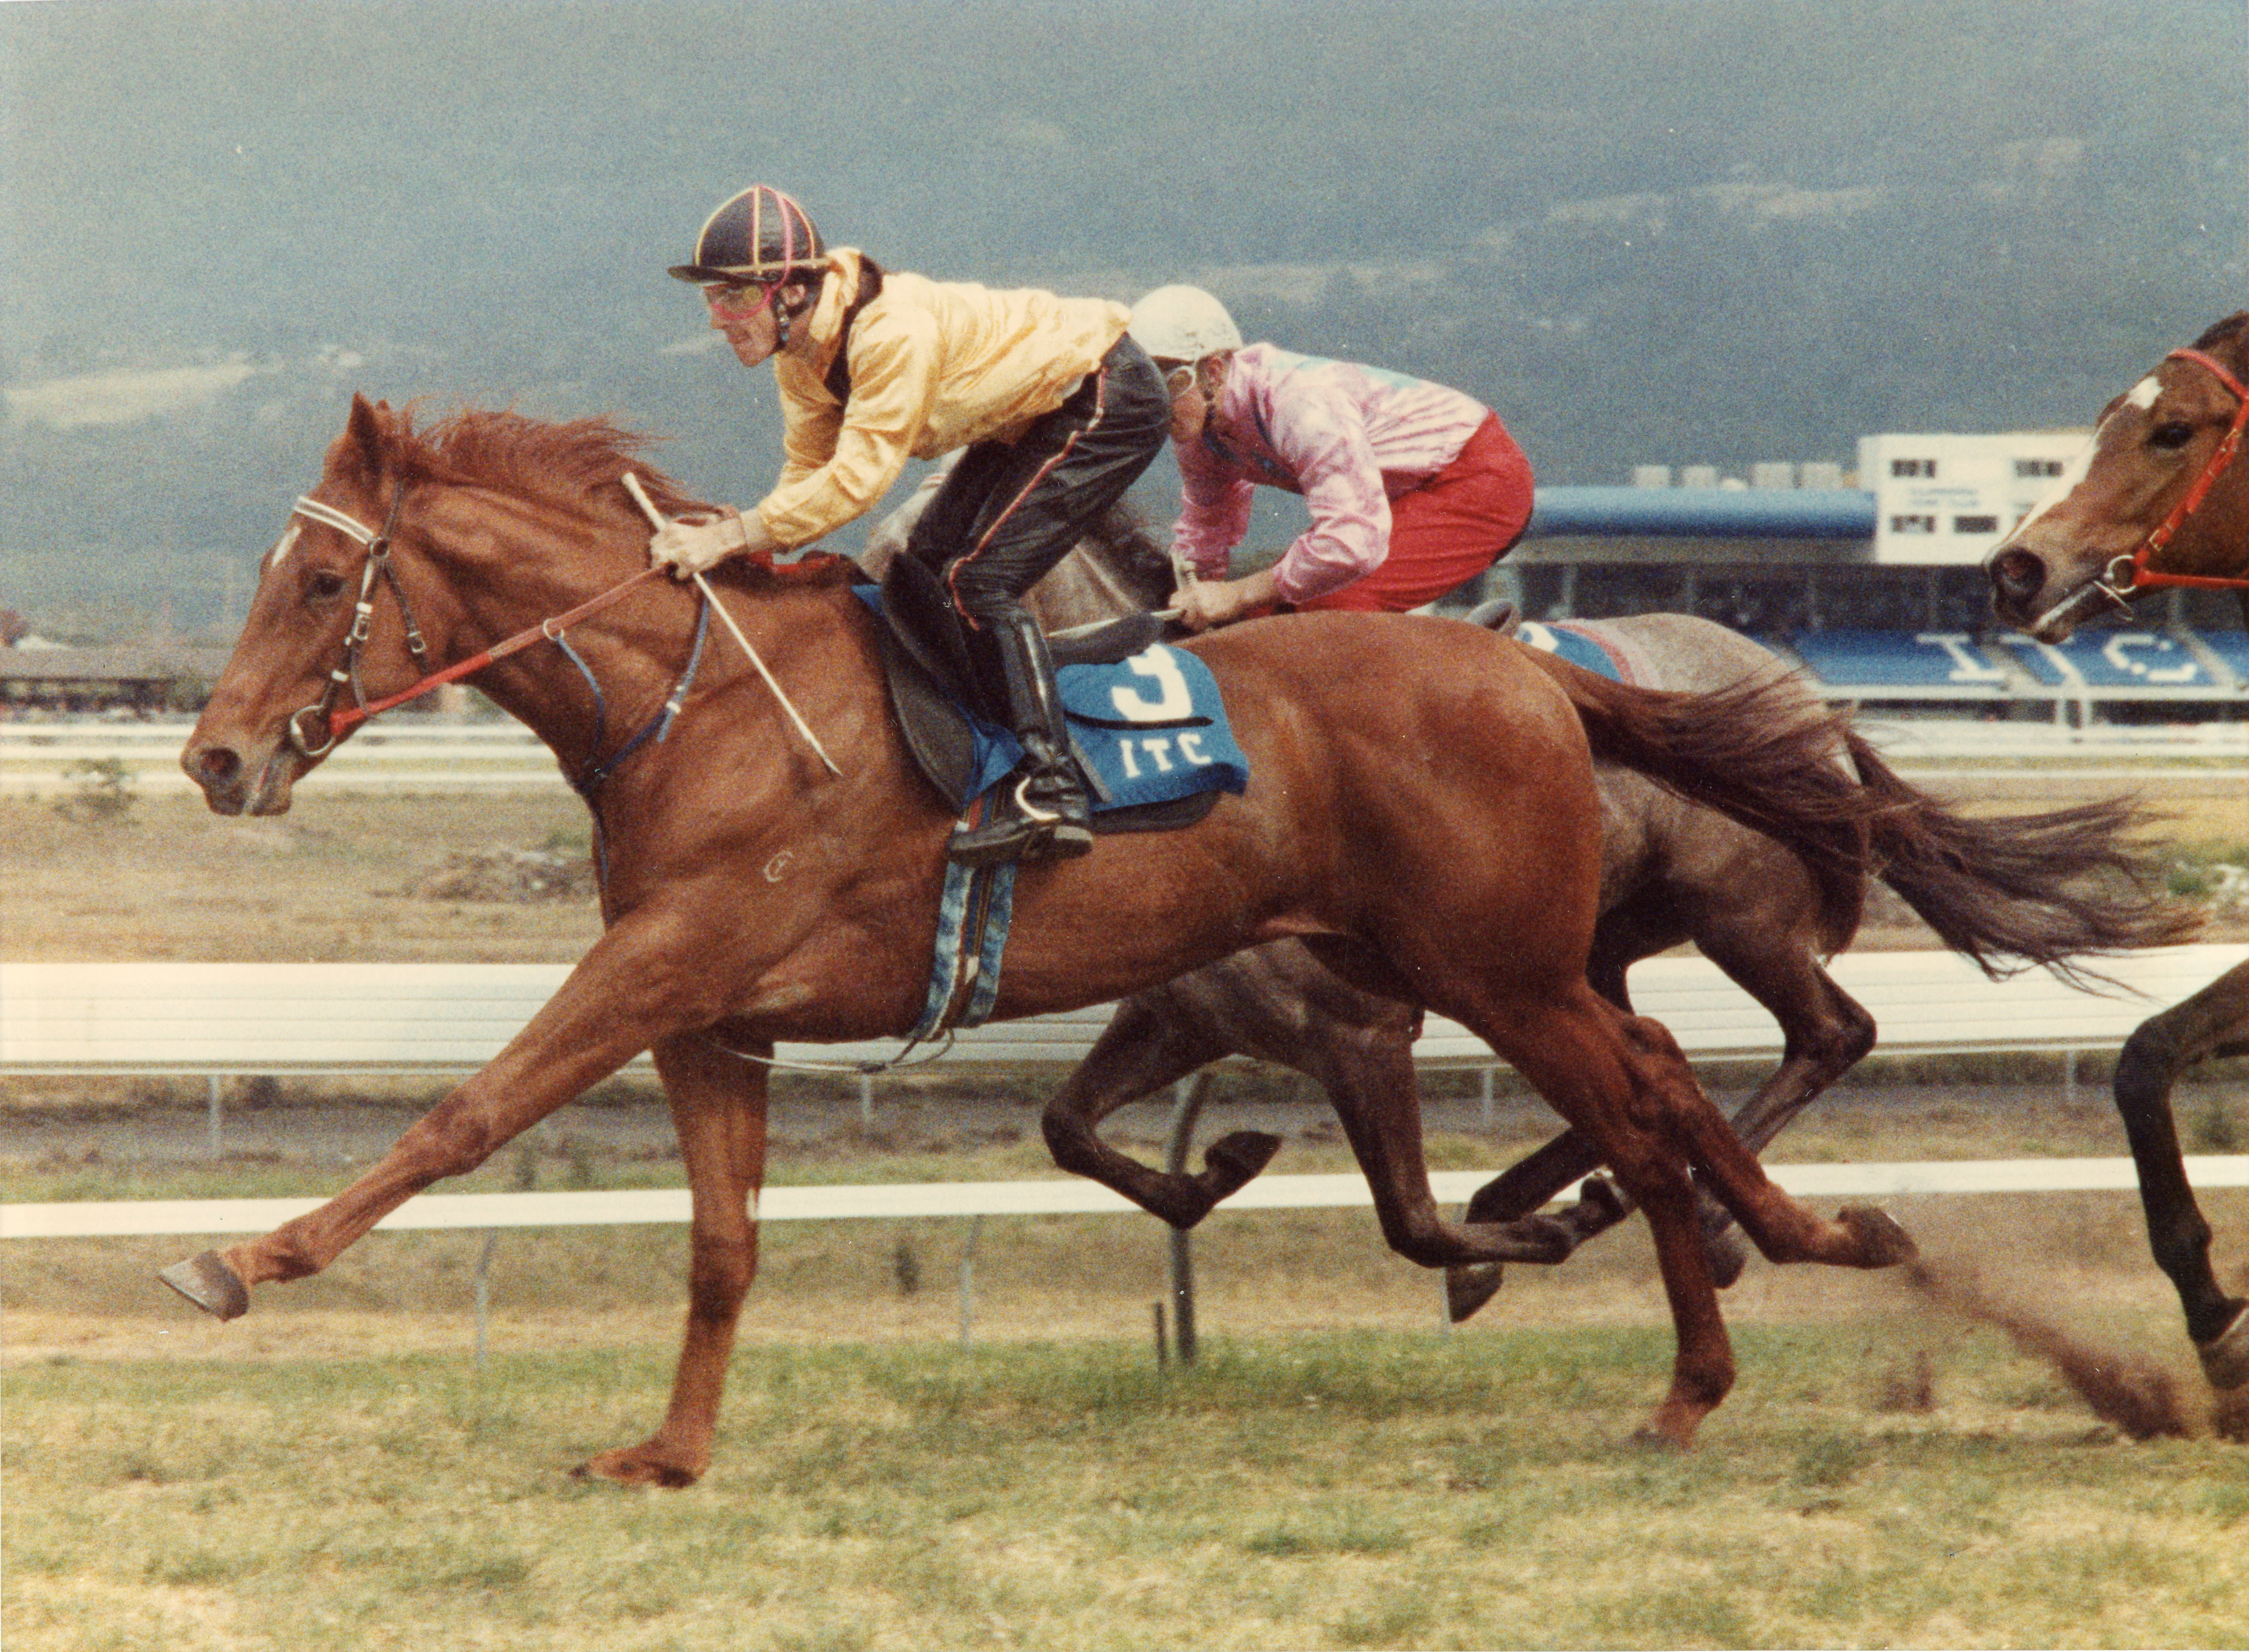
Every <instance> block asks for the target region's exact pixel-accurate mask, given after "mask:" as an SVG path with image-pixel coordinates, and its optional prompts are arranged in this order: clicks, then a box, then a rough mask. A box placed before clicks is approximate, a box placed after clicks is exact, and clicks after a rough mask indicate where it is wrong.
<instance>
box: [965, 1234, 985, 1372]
mask: <svg viewBox="0 0 2249 1652" xmlns="http://www.w3.org/2000/svg"><path fill="white" fill-rule="evenodd" d="M983 1231H984V1218H983V1217H980V1216H974V1217H969V1218H968V1243H967V1244H965V1245H963V1246H962V1247H961V1249H960V1346H961V1347H964V1348H965V1347H967V1346H968V1345H969V1343H970V1341H971V1340H972V1339H973V1327H974V1325H975V1320H976V1239H977V1236H978V1235H980V1234H981V1233H982V1232H983Z"/></svg>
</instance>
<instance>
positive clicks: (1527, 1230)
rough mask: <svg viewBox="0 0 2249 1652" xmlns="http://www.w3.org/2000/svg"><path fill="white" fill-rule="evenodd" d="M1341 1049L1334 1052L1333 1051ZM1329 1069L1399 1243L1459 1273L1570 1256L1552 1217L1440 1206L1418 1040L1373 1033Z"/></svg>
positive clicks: (1331, 1095) (1382, 1216) (1385, 1222)
mask: <svg viewBox="0 0 2249 1652" xmlns="http://www.w3.org/2000/svg"><path fill="white" fill-rule="evenodd" d="M1337 1053H1338V1052H1335V1051H1331V1052H1329V1054H1330V1055H1331V1057H1332V1056H1334V1055H1336V1054H1337ZM1326 1073H1327V1076H1328V1080H1329V1082H1328V1099H1329V1100H1331V1102H1332V1103H1333V1104H1334V1106H1335V1110H1336V1116H1337V1117H1338V1119H1340V1120H1341V1121H1342V1122H1343V1128H1344V1134H1345V1138H1346V1139H1347V1140H1349V1141H1350V1142H1351V1153H1352V1155H1354V1156H1355V1157H1356V1158H1357V1159H1358V1168H1359V1169H1360V1171H1361V1172H1362V1173H1363V1174H1364V1175H1365V1177H1366V1187H1367V1191H1368V1192H1369V1193H1370V1194H1371V1195H1372V1196H1373V1199H1374V1214H1375V1218H1376V1220H1377V1221H1378V1222H1379V1224H1380V1225H1381V1229H1382V1237H1383V1239H1384V1241H1385V1242H1386V1244H1388V1245H1389V1246H1390V1248H1391V1249H1392V1250H1393V1251H1396V1252H1398V1254H1399V1255H1400V1256H1402V1257H1404V1258H1406V1260H1408V1261H1409V1262H1417V1263H1419V1264H1420V1265H1421V1266H1423V1267H1425V1268H1445V1269H1448V1270H1449V1271H1452V1272H1459V1271H1462V1270H1464V1269H1468V1268H1475V1267H1489V1268H1491V1269H1493V1270H1494V1271H1495V1272H1494V1274H1493V1277H1494V1278H1496V1269H1497V1268H1498V1266H1499V1265H1501V1264H1503V1263H1507V1262H1539V1263H1552V1262H1559V1261H1561V1260H1562V1259H1563V1258H1565V1257H1566V1256H1568V1255H1569V1253H1570V1241H1569V1239H1568V1237H1567V1236H1566V1234H1565V1232H1564V1231H1563V1230H1562V1229H1561V1228H1560V1227H1559V1226H1558V1224H1555V1223H1554V1222H1553V1221H1552V1219H1551V1218H1548V1217H1530V1218H1528V1219H1526V1220H1523V1221H1517V1222H1513V1223H1509V1224H1475V1217H1474V1216H1473V1213H1471V1217H1470V1224H1459V1223H1453V1222H1448V1221H1446V1220H1445V1218H1444V1217H1443V1216H1442V1215H1441V1213H1440V1212H1439V1210H1438V1208H1437V1200H1436V1196H1435V1195H1434V1193H1433V1192H1432V1191H1431V1190H1430V1188H1429V1163H1428V1157H1427V1152H1426V1151H1425V1149H1424V1148H1423V1145H1422V1135H1421V1100H1420V1092H1419V1090H1418V1089H1417V1087H1416V1086H1415V1083H1414V1077H1413V1046H1412V1045H1411V1044H1410V1043H1407V1042H1404V1041H1392V1040H1385V1039H1381V1038H1373V1039H1369V1040H1367V1041H1365V1044H1364V1045H1362V1046H1361V1047H1359V1048H1358V1050H1357V1051H1356V1059H1352V1060H1351V1061H1349V1062H1343V1061H1338V1060H1331V1061H1330V1062H1329V1063H1328V1065H1327V1067H1326ZM1449 1285H1450V1280H1449V1278H1448V1289H1449ZM1487 1294H1489V1293H1487ZM1461 1317H1465V1316H1464V1315H1455V1318H1461Z"/></svg>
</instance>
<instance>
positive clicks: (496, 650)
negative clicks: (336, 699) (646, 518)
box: [328, 567, 664, 739]
mask: <svg viewBox="0 0 2249 1652" xmlns="http://www.w3.org/2000/svg"><path fill="white" fill-rule="evenodd" d="M663 572H664V569H662V568H658V567H648V568H643V569H642V570H641V571H640V572H638V573H636V574H634V575H633V576H632V578H630V579H627V580H626V581H625V582H624V583H623V584H622V585H615V586H610V587H609V589H608V590H606V591H604V592H602V593H601V594H600V595H599V596H595V597H588V598H587V599H586V600H585V601H583V602H581V603H580V604H579V605H578V606H577V607H574V608H573V609H571V610H570V611H569V612H568V613H567V614H556V615H554V618H552V619H549V620H540V622H539V623H538V624H537V625H533V626H526V627H524V628H523V629H522V630H520V631H519V632H517V633H516V634H514V635H513V636H512V637H509V638H507V639H506V640H505V641H499V642H495V643H493V644H492V647H490V648H486V649H485V651H484V652H483V653H482V654H479V655H476V656H475V657H474V658H472V659H467V660H464V661H461V662H460V663H459V664H457V665H449V666H447V667H446V668H444V670H443V671H433V672H431V673H430V675H428V676H426V677H424V678H423V679H422V680H421V681H420V682H417V683H416V684H414V685H413V687H411V688H408V689H400V690H399V691H398V692H397V693H396V694H389V695H385V696H383V697H382V699H380V700H371V701H369V702H368V703H367V704H365V705H353V706H346V707H345V708H344V709H342V710H340V711H332V712H330V713H329V714H328V727H329V730H331V732H332V735H333V736H334V737H335V738H338V739H340V738H341V737H343V736H344V734H345V733H346V732H347V731H348V730H352V729H354V728H356V727H358V726H359V725H360V724H361V723H364V722H366V721H367V720H368V718H369V717H372V716H377V715H378V714H380V713H382V712H384V711H388V710H389V709H391V708H392V707H393V706H399V705H404V704H405V703H407V702H408V701H409V700H418V699H420V698H421V697H422V696H423V695H425V694H427V693H429V692H430V689H435V688H439V687H442V686H443V685H444V684H445V683H448V682H455V681H457V679H459V678H462V677H465V676H468V675H471V674H472V673H474V672H478V671H481V670H483V669H484V668H485V667H486V666H488V665H490V664H492V662H493V661H496V660H505V659H506V658H507V656H508V655H511V654H514V653H516V652H517V651H518V650H519V649H523V648H529V647H530V646H531V645H532V644H533V643H534V642H537V641H540V640H542V639H544V640H546V641H550V642H551V641H554V640H555V639H556V638H558V637H560V636H561V634H562V633H563V632H564V631H566V630H567V629H568V628H569V627H572V626H574V625H575V624H577V623H578V621H579V620H582V619H584V618H585V617H586V616H587V615H588V614H598V613H600V612H601V611H602V609H603V608H606V607H609V604H611V603H612V602H615V601H616V600H617V599H618V598H620V597H622V596H624V595H625V594H626V593H629V592H631V591H636V590H637V589H639V588H640V587H641V586H643V585H646V584H647V583H648V582H649V581H650V579H656V578H657V577H658V576H660V575H661V574H662V573H663Z"/></svg>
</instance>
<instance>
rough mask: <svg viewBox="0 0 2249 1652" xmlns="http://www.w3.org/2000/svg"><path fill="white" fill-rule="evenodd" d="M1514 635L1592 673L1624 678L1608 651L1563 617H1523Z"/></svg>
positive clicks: (1622, 679) (1534, 646)
mask: <svg viewBox="0 0 2249 1652" xmlns="http://www.w3.org/2000/svg"><path fill="white" fill-rule="evenodd" d="M1515 639H1516V641H1518V642H1525V643H1528V644H1530V647H1532V648H1543V649H1544V650H1545V651H1546V652H1547V653H1548V654H1551V655H1558V656H1559V657H1560V658H1562V659H1565V660H1567V661H1569V662H1570V663H1571V664H1572V665H1574V666H1582V667H1583V668H1585V669H1586V670H1588V671H1590V672H1592V674H1593V675H1595V676H1600V677H1606V678H1607V679H1608V680H1609V681H1610V682H1624V681H1625V675H1624V672H1623V671H1622V670H1621V669H1620V668H1619V667H1618V665H1617V662H1616V661H1615V660H1614V659H1613V657H1611V655H1610V654H1609V651H1608V650H1607V649H1606V648H1603V647H1602V646H1601V645H1600V644H1599V642H1598V641H1594V639H1593V638H1592V637H1590V636H1588V635H1587V634H1585V633H1584V632H1583V631H1580V630H1578V628H1577V627H1575V626H1572V625H1571V624H1569V623H1568V622H1567V621H1558V622H1555V623H1552V624H1547V623H1543V622H1541V621H1539V620H1524V621H1523V624H1522V625H1521V626H1520V627H1517V630H1516V633H1515Z"/></svg>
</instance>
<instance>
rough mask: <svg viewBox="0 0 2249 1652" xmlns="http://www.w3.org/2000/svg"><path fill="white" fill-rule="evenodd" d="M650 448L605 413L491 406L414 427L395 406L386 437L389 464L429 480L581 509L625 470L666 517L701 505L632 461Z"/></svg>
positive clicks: (409, 413)
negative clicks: (533, 413) (541, 413)
mask: <svg viewBox="0 0 2249 1652" xmlns="http://www.w3.org/2000/svg"><path fill="white" fill-rule="evenodd" d="M652 445H653V443H652V442H651V441H650V438H648V437H647V436H644V435H640V434H639V433H638V432H636V431H632V430H628V429H625V428H623V427H622V426H621V425H619V424H617V423H616V422H615V421H613V420H611V419H609V418H607V417H595V418H587V419H566V420H561V421H553V420H546V419H534V418H532V417H530V416H529V415H525V414H521V413H518V412H516V411H514V410H513V409H512V408H460V409H458V410H457V411H455V412H452V413H450V414H447V415H445V416H444V417H443V418H441V419H439V420H437V422H435V423H433V424H431V425H430V427H429V428H427V429H423V430H417V429H416V428H414V409H413V408H411V407H409V408H402V409H401V410H400V411H399V412H398V413H396V414H395V415H394V416H393V420H392V422H391V424H390V427H389V438H388V451H389V456H390V459H391V462H392V463H394V464H395V465H396V466H397V467H398V468H399V469H400V470H402V471H404V472H405V473H406V474H408V475H410V476H417V477H421V478H424V479H427V480H430V481H437V482H448V483H456V484H458V485H462V486H467V487H486V488H492V489H496V490H500V491H504V492H508V493H519V494H528V495H530V496H531V497H534V498H537V499H540V500H542V501H545V502H547V503H548V504H554V505H558V506H561V508H563V509H566V510H570V511H584V510H585V509H586V508H587V506H588V497H589V496H590V495H593V494H595V492H597V491H598V492H604V493H606V492H608V490H611V489H614V488H616V487H617V486H618V484H619V483H621V482H622V479H623V477H624V476H625V474H626V472H628V471H630V472H631V473H633V474H634V475H636V476H638V477H639V478H640V480H641V485H642V486H643V488H644V489H646V490H647V492H648V496H649V497H650V499H651V500H653V501H654V502H655V504H656V506H657V509H658V510H660V511H664V513H665V514H666V515H673V514H677V512H679V511H685V510H691V509H695V508H698V507H705V508H707V506H706V502H705V501H703V500H698V499H697V498H696V497H694V496H693V495H691V494H690V493H688V492H687V491H686V490H684V489H683V488H682V487H680V485H679V484H678V483H677V482H674V481H673V480H672V479H671V477H670V476H666V475H664V472H663V471H661V470H657V469H656V468H655V467H654V466H652V465H650V464H647V463H643V461H642V460H641V459H640V458H639V455H640V454H642V453H643V452H644V451H646V449H649V448H650V446H652Z"/></svg>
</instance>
